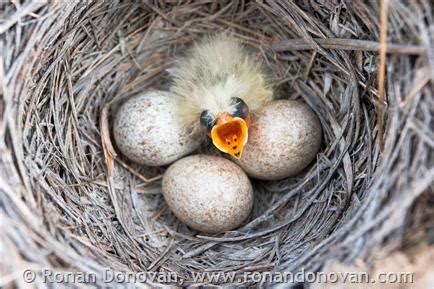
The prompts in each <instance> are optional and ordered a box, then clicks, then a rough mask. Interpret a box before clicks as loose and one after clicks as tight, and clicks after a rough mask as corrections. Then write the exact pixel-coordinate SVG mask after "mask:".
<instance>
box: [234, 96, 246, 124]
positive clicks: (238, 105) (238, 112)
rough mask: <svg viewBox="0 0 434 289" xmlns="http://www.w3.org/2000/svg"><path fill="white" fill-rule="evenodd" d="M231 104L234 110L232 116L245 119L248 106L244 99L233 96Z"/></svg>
mask: <svg viewBox="0 0 434 289" xmlns="http://www.w3.org/2000/svg"><path fill="white" fill-rule="evenodd" d="M232 104H233V105H234V107H235V112H234V114H233V115H232V116H233V117H240V118H242V119H246V117H247V116H248V115H249V107H248V106H247V104H246V103H245V102H244V100H242V99H241V98H239V97H233V98H232Z"/></svg>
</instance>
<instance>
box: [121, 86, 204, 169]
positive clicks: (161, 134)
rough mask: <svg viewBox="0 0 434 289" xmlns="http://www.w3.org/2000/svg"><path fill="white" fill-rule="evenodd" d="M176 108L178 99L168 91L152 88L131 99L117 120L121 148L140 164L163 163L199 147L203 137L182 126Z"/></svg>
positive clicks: (165, 163) (158, 164)
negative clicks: (192, 133) (152, 89)
mask: <svg viewBox="0 0 434 289" xmlns="http://www.w3.org/2000/svg"><path fill="white" fill-rule="evenodd" d="M175 109H176V104H175V100H174V98H173V97H171V95H170V94H169V93H168V92H164V91H149V92H146V93H144V94H141V95H138V96H136V97H133V98H130V99H128V100H127V101H126V102H125V103H124V104H122V106H121V107H120V108H119V109H118V111H117V113H116V116H115V119H114V123H113V136H114V139H115V142H116V145H117V147H118V148H119V150H120V151H121V152H122V153H123V154H124V155H125V156H127V157H128V158H129V159H131V160H132V161H134V162H137V163H139V164H144V165H148V166H162V165H167V164H170V163H172V162H174V161H175V160H177V159H179V158H181V157H183V156H185V155H187V154H189V153H191V152H192V151H194V150H195V149H197V148H198V146H199V144H200V142H201V138H200V137H199V135H198V134H197V133H196V135H190V134H191V132H189V131H188V130H187V129H185V128H183V127H181V125H180V124H179V122H178V121H177V120H176V110H175Z"/></svg>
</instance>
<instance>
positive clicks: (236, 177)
mask: <svg viewBox="0 0 434 289" xmlns="http://www.w3.org/2000/svg"><path fill="white" fill-rule="evenodd" d="M163 194H164V198H165V200H166V202H167V204H168V205H169V207H170V209H171V210H172V211H173V213H174V214H175V215H176V216H177V217H178V218H179V219H180V220H181V221H183V222H184V223H185V224H187V225H188V226H190V227H192V228H194V229H196V230H199V231H202V232H207V233H218V232H223V231H227V230H231V229H234V228H236V227H237V226H239V225H240V224H241V223H242V222H243V221H244V220H245V219H246V218H247V217H248V216H249V214H250V211H251V209H252V205H253V189H252V185H251V183H250V180H249V178H248V177H247V175H246V174H245V173H244V172H243V170H242V169H241V168H240V167H239V166H238V165H236V164H235V163H233V162H231V161H230V160H227V159H224V158H221V157H216V156H208V155H193V156H188V157H185V158H183V159H180V160H178V161H177V162H175V163H174V164H172V165H171V166H170V167H169V168H168V169H167V171H166V173H165V174H164V177H163Z"/></svg>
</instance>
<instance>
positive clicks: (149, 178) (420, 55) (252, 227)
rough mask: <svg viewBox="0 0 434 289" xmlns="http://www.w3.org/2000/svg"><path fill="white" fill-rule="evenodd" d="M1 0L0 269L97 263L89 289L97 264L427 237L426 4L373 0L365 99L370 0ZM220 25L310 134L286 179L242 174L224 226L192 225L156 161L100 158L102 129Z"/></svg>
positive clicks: (251, 257) (220, 261)
mask: <svg viewBox="0 0 434 289" xmlns="http://www.w3.org/2000/svg"><path fill="white" fill-rule="evenodd" d="M2 5H3V6H4V9H3V10H4V11H3V12H2V13H3V16H4V17H5V19H6V20H7V21H4V22H2V23H1V26H0V27H1V30H2V31H1V32H3V33H4V36H3V37H2V38H3V39H2V40H1V43H2V47H3V50H2V54H3V60H2V65H3V67H4V76H5V77H4V85H3V94H4V98H3V101H2V110H3V116H2V126H1V132H2V144H1V148H2V164H1V165H2V171H3V172H4V173H3V176H4V182H2V184H1V188H2V196H1V212H2V218H3V219H4V220H3V226H2V227H3V229H2V230H4V234H2V235H4V236H3V239H4V240H3V241H4V242H3V243H4V244H5V245H4V246H5V250H4V252H2V254H4V255H5V258H4V260H3V261H2V262H5V263H6V264H7V266H6V267H5V269H3V270H5V272H4V273H5V274H6V276H15V275H14V274H13V273H14V272H16V271H17V270H21V269H22V268H23V267H26V266H27V267H29V266H31V267H32V268H33V269H35V271H36V272H37V273H38V274H37V276H36V280H35V282H39V283H38V284H42V283H43V282H44V279H43V274H42V273H41V270H42V269H41V268H50V269H51V270H57V271H62V270H63V271H81V272H97V273H98V274H97V278H96V280H95V282H96V284H98V285H102V284H105V283H104V282H105V281H107V280H104V279H103V277H101V276H102V275H101V274H102V272H103V271H104V270H106V268H111V269H112V270H119V271H133V272H143V271H153V272H172V273H173V274H175V276H177V278H179V279H182V280H183V282H184V284H196V283H199V282H198V281H197V280H194V278H193V274H194V273H195V272H201V271H233V272H236V273H237V274H240V275H242V274H244V272H245V271H280V272H283V271H285V272H294V273H296V272H298V271H300V270H302V269H304V270H305V271H316V270H320V269H324V268H326V267H327V264H329V263H330V262H333V261H336V262H353V261H354V260H355V259H357V258H362V259H369V258H371V257H372V256H375V255H377V254H378V252H380V251H383V250H389V251H390V250H395V249H400V248H402V247H403V246H405V244H409V243H412V242H413V243H414V242H419V241H420V240H428V241H429V242H432V235H431V237H429V236H430V235H429V234H428V233H427V230H428V229H426V228H429V225H427V224H428V222H429V221H428V220H429V218H428V217H427V216H428V215H429V214H431V215H430V216H433V214H432V209H430V207H431V208H432V203H431V204H430V202H432V198H431V197H429V196H432V188H431V189H430V187H429V186H430V185H431V184H432V180H433V176H434V172H433V162H434V161H433V154H432V152H433V143H434V141H433V136H432V114H433V107H434V104H433V97H432V82H431V83H430V81H431V78H430V77H431V74H430V73H431V72H432V69H433V66H432V65H433V64H432V63H430V62H429V61H428V55H429V53H431V59H433V58H432V50H430V49H429V33H430V31H429V29H428V25H429V22H430V19H431V20H432V15H431V10H430V9H429V5H428V6H424V5H416V4H409V5H406V4H404V3H401V2H399V1H390V3H389V10H388V11H389V14H388V19H389V25H388V30H387V32H388V38H387V40H388V43H391V45H389V47H388V48H387V49H388V50H387V58H386V60H387V62H386V67H387V73H386V87H385V95H386V97H385V100H384V102H383V103H379V101H378V99H379V96H378V95H379V93H378V89H377V88H378V76H379V75H380V74H379V73H378V64H379V54H378V51H379V47H380V45H379V39H380V25H379V20H378V19H379V11H380V10H379V4H378V5H376V4H375V2H369V3H365V2H364V1H354V2H353V1H349V2H347V3H341V2H339V1H300V2H297V3H291V2H289V1H288V2H287V1H282V2H274V1H270V2H269V3H261V2H258V3H245V2H244V1H233V2H232V1H227V2H221V1H216V2H196V1H191V2H185V3H178V4H175V3H171V2H166V3H165V2H164V1H155V2H152V3H147V4H145V3H125V2H119V3H118V2H116V1H97V2H95V3H92V2H81V3H80V2H70V1H58V2H54V3H50V4H44V3H43V2H38V1H37V2H28V3H27V2H25V3H22V4H21V5H16V4H13V3H11V4H2ZM228 30H229V31H231V33H233V34H234V35H236V36H237V37H239V38H240V39H242V41H243V42H244V43H245V45H246V46H248V47H250V48H251V49H252V51H255V53H256V55H257V58H258V61H261V62H263V63H264V66H265V67H266V68H267V69H268V70H269V71H271V72H272V74H273V76H274V77H275V82H276V93H277V94H278V96H279V97H280V98H288V99H300V100H303V101H304V102H306V103H307V104H308V105H309V106H310V107H311V108H312V109H313V110H314V111H315V113H316V114H317V115H318V117H319V119H320V121H321V125H322V128H323V144H322V147H321V151H320V153H319V154H318V156H317V158H316V159H315V160H314V162H313V163H312V164H311V165H310V166H309V167H308V168H307V169H306V170H305V171H303V172H302V173H301V174H299V175H298V176H296V177H292V178H287V179H284V180H281V181H273V182H265V181H253V185H254V188H255V204H254V209H253V212H252V214H251V216H250V218H249V219H248V220H247V221H246V222H245V223H244V224H243V225H242V226H241V227H239V228H238V229H236V230H234V231H231V232H225V233H223V234H217V235H206V234H201V233H200V232H197V231H194V230H191V229H189V228H188V227H187V226H185V225H184V224H183V223H181V222H180V221H179V220H178V219H177V218H176V217H175V216H174V215H173V214H172V213H171V211H170V210H169V209H168V207H167V205H166V204H165V202H164V199H163V197H162V195H161V182H160V180H161V175H162V174H163V173H164V170H165V169H166V168H165V167H159V168H150V167H144V166H139V165H137V164H134V163H133V162H131V161H129V160H127V159H125V158H124V157H122V156H121V155H120V154H119V153H117V150H116V148H115V147H114V146H113V145H112V140H111V136H110V135H111V133H110V130H111V128H110V124H111V119H112V115H113V113H114V112H115V111H116V108H117V107H118V106H119V104H121V103H122V101H124V100H125V99H127V98H128V97H131V96H134V95H136V94H138V93H142V92H144V91H146V90H148V89H151V88H152V89H163V90H167V89H168V86H169V84H170V79H169V78H168V74H167V69H168V68H170V65H171V61H172V59H173V57H175V56H177V55H181V54H183V53H184V52H185V51H186V49H187V48H188V47H189V45H191V43H193V41H195V40H197V39H200V38H201V37H203V36H205V35H208V34H212V33H216V32H220V31H228ZM431 33H433V32H432V31H431ZM345 39H349V40H345ZM430 65H431V66H430ZM380 107H381V108H382V114H381V121H380V120H379V119H377V116H378V109H379V108H380ZM380 112H381V111H380ZM379 124H380V125H381V127H380V126H379ZM138 125H140V124H138ZM381 143H384V149H383V150H381V149H380V144H381ZM200 151H201V152H206V151H207V147H203V148H201V149H200ZM415 210H417V211H418V214H414V212H415ZM416 233H417V234H416ZM414 235H417V236H418V239H417V240H416V239H414V238H413V239H412V236H414ZM429 238H431V239H429ZM29 264H30V265H29ZM19 278H20V277H13V278H11V279H10V280H9V281H11V282H16V284H18V285H19V284H21V283H20V282H22V281H21V280H19ZM9 281H8V282H9ZM146 282H148V283H153V284H157V283H164V281H161V280H160V281H158V280H150V279H148V280H147V281H146ZM257 282H258V281H257V280H256V281H255V280H242V281H240V283H243V284H244V285H252V284H254V283H257ZM205 283H206V282H205ZM213 283H218V284H221V283H224V281H222V280H219V281H217V282H213ZM85 285H86V284H83V286H85Z"/></svg>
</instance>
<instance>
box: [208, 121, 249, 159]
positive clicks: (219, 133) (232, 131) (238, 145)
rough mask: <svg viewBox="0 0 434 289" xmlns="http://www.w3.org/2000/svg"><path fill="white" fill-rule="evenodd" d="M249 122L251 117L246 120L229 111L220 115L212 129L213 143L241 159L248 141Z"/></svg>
mask: <svg viewBox="0 0 434 289" xmlns="http://www.w3.org/2000/svg"><path fill="white" fill-rule="evenodd" d="M249 124H250V118H249V117H248V118H247V119H246V120H244V119H242V118H240V117H232V116H231V115H229V114H227V113H223V114H220V115H218V116H217V121H216V124H215V125H214V126H213V128H212V129H211V139H212V142H213V144H214V145H215V146H216V147H217V148H218V149H219V150H221V151H222V152H224V153H228V154H230V155H232V156H234V157H235V158H237V159H240V158H241V154H242V152H243V148H244V145H245V144H246V143H247V138H248V126H249Z"/></svg>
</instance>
